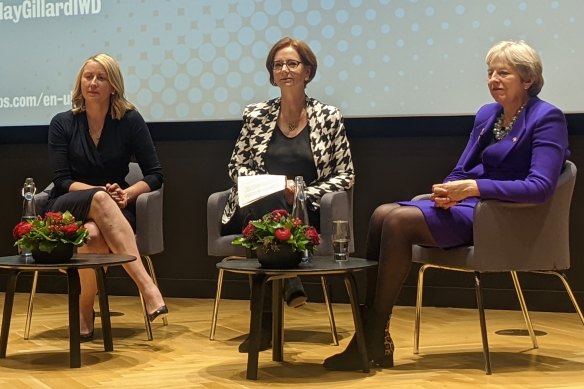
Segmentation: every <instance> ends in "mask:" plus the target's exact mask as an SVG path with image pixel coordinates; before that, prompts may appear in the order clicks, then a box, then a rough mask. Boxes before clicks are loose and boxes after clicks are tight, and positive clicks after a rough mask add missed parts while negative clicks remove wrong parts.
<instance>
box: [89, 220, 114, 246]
mask: <svg viewBox="0 0 584 389" xmlns="http://www.w3.org/2000/svg"><path fill="white" fill-rule="evenodd" d="M83 226H84V227H85V228H86V229H87V231H88V232H89V240H88V241H87V243H86V245H85V246H86V249H90V248H94V249H98V248H101V249H104V248H107V247H108V246H107V243H106V241H105V239H104V237H103V235H102V233H101V230H100V229H99V227H98V226H97V224H95V223H94V222H93V221H87V222H85V223H84V224H83Z"/></svg>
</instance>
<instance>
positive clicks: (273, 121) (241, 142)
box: [222, 37, 355, 351]
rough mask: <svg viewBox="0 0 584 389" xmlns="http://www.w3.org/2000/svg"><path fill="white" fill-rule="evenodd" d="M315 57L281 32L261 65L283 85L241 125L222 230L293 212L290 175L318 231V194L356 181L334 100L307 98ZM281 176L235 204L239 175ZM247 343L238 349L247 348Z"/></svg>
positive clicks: (292, 295) (299, 297)
mask: <svg viewBox="0 0 584 389" xmlns="http://www.w3.org/2000/svg"><path fill="white" fill-rule="evenodd" d="M316 68H317V61H316V56H315V55H314V53H313V52H312V50H311V49H310V47H308V45H307V44H306V43H305V42H303V41H300V40H297V39H293V38H289V37H285V38H282V39H280V40H279V41H278V42H276V44H275V45H274V46H273V47H272V49H271V50H270V52H269V54H268V57H267V59H266V69H267V70H268V73H269V75H270V83H271V84H272V85H274V86H277V87H278V88H280V95H281V96H280V97H278V98H275V99H272V100H269V101H264V102H261V103H255V104H250V105H248V106H247V107H246V108H245V110H244V112H243V127H242V129H241V133H240V134H239V137H238V139H237V142H236V143H235V148H234V150H233V154H232V156H231V160H230V161H229V165H228V168H229V176H230V177H231V179H232V180H233V187H232V188H231V193H230V195H229V199H228V201H227V205H226V206H225V211H224V212H223V217H222V223H223V233H224V234H228V233H241V230H242V228H243V226H245V225H246V224H247V222H248V221H249V220H254V219H259V218H260V217H262V216H263V215H264V214H265V213H267V212H270V211H272V210H274V209H287V210H288V211H291V209H292V202H293V198H294V184H293V183H294V181H293V179H294V177H296V176H303V177H304V181H305V182H306V185H307V186H306V189H305V193H306V195H307V200H308V201H307V203H308V217H309V221H310V224H311V225H313V226H315V227H316V228H317V229H319V228H320V226H319V224H320V223H319V221H320V215H319V208H320V198H321V197H322V196H323V195H324V194H325V193H327V192H334V191H342V190H347V189H350V188H351V187H352V186H353V183H354V180H355V172H354V169H353V161H352V159H351V151H350V148H349V142H348V140H347V136H346V131H345V126H344V123H343V117H342V115H341V113H340V111H339V110H338V109H337V108H336V107H333V106H331V105H326V104H323V103H321V102H320V101H318V100H316V99H313V98H311V97H308V96H306V93H305V88H306V85H307V84H308V83H309V82H310V81H311V80H312V79H313V78H314V75H315V74H316ZM258 174H280V175H285V176H286V177H287V179H288V181H287V182H288V183H287V187H286V189H284V190H283V191H281V192H278V193H275V194H273V195H271V196H268V197H266V198H264V199H262V200H260V201H257V202H255V203H253V204H250V205H248V206H246V207H243V208H240V207H239V206H238V205H237V203H238V201H237V199H238V198H237V185H236V183H237V177H239V176H250V175H258ZM285 289H286V291H285V299H286V302H287V303H288V305H290V306H300V305H302V304H303V303H304V302H305V301H306V295H305V294H304V290H303V289H302V284H301V283H300V282H299V281H298V280H297V279H296V281H294V282H291V283H289V285H288V286H287V287H286V288H285ZM268 321H269V317H267V318H266V323H265V325H264V326H262V327H263V328H265V329H267V331H266V334H265V336H262V348H268V347H269V344H270V338H271V333H270V331H269V329H270V328H271V325H269V323H267V322H268ZM246 349H247V343H246V342H244V343H243V344H242V346H241V347H240V351H246Z"/></svg>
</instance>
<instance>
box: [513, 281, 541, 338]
mask: <svg viewBox="0 0 584 389" xmlns="http://www.w3.org/2000/svg"><path fill="white" fill-rule="evenodd" d="M511 278H512V279H513V284H514V285H515V292H517V298H518V299H519V305H520V306H521V312H523V319H524V320H525V325H526V326H527V331H528V332H529V336H530V337H531V343H533V348H534V349H536V348H538V345H537V338H536V336H535V332H534V331H533V324H532V323H531V317H530V316H529V311H528V310H527V304H526V303H525V298H524V297H523V291H522V290H521V285H520V284H519V277H518V276H517V272H516V271H512V272H511Z"/></svg>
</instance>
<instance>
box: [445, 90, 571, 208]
mask: <svg viewBox="0 0 584 389" xmlns="http://www.w3.org/2000/svg"><path fill="white" fill-rule="evenodd" d="M502 109H503V108H502V107H501V105H500V104H498V103H492V104H487V105H485V106H483V107H482V108H481V109H480V110H479V111H478V113H477V115H476V117H475V122H474V126H473V130H472V132H471V135H470V139H469V141H468V144H467V145H466V148H465V149H464V152H463V153H462V155H461V157H460V159H459V160H458V163H457V164H456V167H455V168H454V170H453V171H452V172H451V173H450V174H449V175H448V177H446V179H445V180H444V181H454V180H459V179H468V178H471V179H476V181H477V185H478V187H479V191H480V193H481V198H483V199H497V200H504V201H513V202H522V203H543V202H545V201H547V200H548V199H549V198H550V197H551V196H552V194H553V193H554V190H555V188H556V183H557V182H558V177H559V176H560V173H561V171H562V167H563V165H564V162H565V161H566V159H567V158H568V157H569V156H570V151H569V149H568V128H567V125H566V120H565V117H564V114H563V113H562V111H560V110H559V109H558V108H556V107H554V106H553V105H551V104H549V103H546V102H545V101H543V100H540V99H539V98H537V97H532V98H531V99H529V102H528V103H527V105H526V106H525V108H524V109H523V111H522V112H521V114H520V115H519V117H518V118H517V121H516V122H515V125H514V126H513V129H512V130H511V132H510V133H509V134H507V136H505V137H504V138H503V139H501V140H500V141H499V142H496V143H494V144H492V145H490V146H488V147H486V148H485V149H484V151H482V149H483V147H484V146H483V142H485V143H486V144H487V145H488V143H489V142H490V140H491V139H492V138H491V137H492V133H491V131H492V129H493V127H494V124H495V120H496V119H497V117H498V116H499V115H500V114H501V112H502ZM484 138H487V139H484ZM481 151H482V158H481V155H480V154H481Z"/></svg>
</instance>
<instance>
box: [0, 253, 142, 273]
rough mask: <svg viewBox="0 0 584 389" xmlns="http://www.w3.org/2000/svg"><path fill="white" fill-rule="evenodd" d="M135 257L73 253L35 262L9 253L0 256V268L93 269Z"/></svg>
mask: <svg viewBox="0 0 584 389" xmlns="http://www.w3.org/2000/svg"><path fill="white" fill-rule="evenodd" d="M135 259H136V257H134V256H132V255H126V254H74V255H73V258H71V260H70V261H68V262H63V263H36V262H35V260H34V259H33V258H32V257H31V256H28V257H25V256H24V255H11V256H7V257H0V269H16V270H33V271H34V270H58V269H71V268H76V269H87V268H89V269H93V268H96V267H101V266H112V265H121V264H124V263H127V262H131V261H134V260H135Z"/></svg>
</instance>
